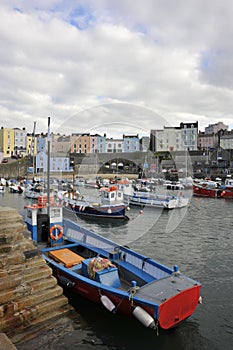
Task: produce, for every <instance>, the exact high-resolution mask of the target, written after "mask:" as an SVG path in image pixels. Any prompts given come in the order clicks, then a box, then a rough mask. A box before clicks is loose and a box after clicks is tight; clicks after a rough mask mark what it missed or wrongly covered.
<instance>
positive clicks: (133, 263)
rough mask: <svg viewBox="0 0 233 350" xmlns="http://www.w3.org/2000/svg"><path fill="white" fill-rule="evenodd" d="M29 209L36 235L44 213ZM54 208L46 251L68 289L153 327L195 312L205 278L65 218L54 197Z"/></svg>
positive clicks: (35, 236) (29, 221) (169, 324)
mask: <svg viewBox="0 0 233 350" xmlns="http://www.w3.org/2000/svg"><path fill="white" fill-rule="evenodd" d="M43 208H44V209H45V208H46V205H43V204H41V205H40V209H43ZM26 210H27V215H26V223H27V225H28V228H29V229H30V230H31V232H32V234H33V239H34V240H36V241H37V240H38V238H40V237H39V236H40V233H39V234H38V233H37V228H39V229H40V228H41V225H38V224H37V220H38V218H39V219H40V215H42V213H40V211H39V206H38V208H37V207H36V205H31V206H27V207H26ZM54 210H55V211H56V214H57V215H56V218H57V223H56V221H54V218H55V216H54V215H53V214H54ZM50 212H51V218H53V219H52V220H51V221H50V225H49V227H50V243H51V246H50V247H47V248H43V249H42V254H43V257H44V259H45V260H46V262H47V263H48V265H49V266H50V267H51V268H52V270H53V273H54V276H55V277H56V278H57V279H58V281H59V283H60V284H61V285H62V286H63V287H64V289H70V290H71V291H72V292H73V293H77V294H80V295H82V296H84V297H85V298H87V299H89V300H91V301H93V302H94V303H98V304H101V305H103V307H105V308H107V309H108V310H109V311H110V312H112V313H113V314H115V313H120V314H124V315H127V316H129V317H132V318H135V319H137V320H138V321H140V322H141V323H142V324H143V325H144V326H145V327H150V328H157V327H160V328H162V329H170V328H172V327H174V326H177V325H178V324H179V323H181V322H182V321H184V320H185V319H186V318H188V317H190V316H191V315H192V314H193V312H194V311H195V309H196V307H197V305H198V302H200V301H201V299H200V290H201V284H200V283H199V282H197V281H196V280H194V279H191V278H189V277H187V276H185V275H184V274H182V273H180V271H179V269H178V266H177V265H174V267H173V268H169V267H167V266H165V265H163V264H161V263H159V262H158V261H155V260H153V259H151V258H149V257H147V256H145V255H143V254H140V253H138V252H136V251H134V250H132V249H130V248H128V247H125V246H119V245H118V244H117V243H115V242H113V241H111V240H109V239H107V238H104V237H102V236H100V235H98V234H96V233H95V232H93V231H90V230H87V229H85V228H84V227H81V226H79V225H78V224H76V223H74V222H72V221H70V220H67V219H64V220H62V222H61V218H62V207H61V206H59V205H55V204H52V203H51V204H50ZM38 215H39V217H38Z"/></svg>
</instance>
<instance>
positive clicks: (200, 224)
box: [0, 192, 233, 350]
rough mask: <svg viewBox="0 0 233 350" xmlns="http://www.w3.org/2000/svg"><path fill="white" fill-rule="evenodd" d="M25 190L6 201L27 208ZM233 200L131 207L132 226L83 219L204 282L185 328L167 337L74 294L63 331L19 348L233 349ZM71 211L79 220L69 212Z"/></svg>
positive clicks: (46, 331) (58, 328) (59, 329)
mask: <svg viewBox="0 0 233 350" xmlns="http://www.w3.org/2000/svg"><path fill="white" fill-rule="evenodd" d="M24 204H25V199H24V196H23V195H18V194H12V193H8V192H6V193H5V194H4V195H1V196H0V205H4V206H10V207H16V208H17V209H18V210H19V212H20V213H22V212H23V210H22V208H23V206H24ZM232 209H233V200H224V199H211V198H203V199H202V198H200V199H195V198H192V200H191V204H190V207H189V208H188V209H186V208H185V209H182V210H173V211H168V212H163V213H161V211H160V210H149V209H147V210H144V212H143V213H142V214H140V212H139V209H138V208H136V209H131V211H129V213H128V215H129V216H130V218H131V220H129V221H128V222H124V223H118V224H116V223H110V222H103V221H99V222H93V221H86V220H83V219H82V220H81V219H78V221H79V223H82V224H83V226H85V227H88V228H91V229H92V230H94V231H97V232H99V233H101V234H103V235H105V236H106V237H109V238H111V239H113V240H114V241H116V242H119V244H127V245H128V246H130V247H131V248H133V249H135V250H137V251H140V252H143V253H144V254H145V255H147V256H148V257H151V258H155V259H156V260H158V261H160V262H161V263H163V264H165V265H168V266H173V265H174V264H178V265H179V268H180V270H181V272H182V273H185V274H187V275H188V276H190V277H192V278H194V279H197V280H198V281H200V282H201V283H202V297H203V304H202V305H198V308H197V310H196V311H195V313H194V314H193V315H192V317H190V318H189V319H188V320H186V321H185V322H183V323H182V324H181V325H180V326H179V327H177V328H175V329H173V330H170V331H166V332H164V331H160V333H159V336H157V335H156V333H155V332H154V331H152V330H149V329H145V328H144V327H143V326H141V325H140V324H139V323H138V322H137V321H134V320H129V319H125V318H124V317H122V316H120V315H112V314H110V313H109V312H108V311H107V310H105V309H103V307H101V306H96V305H94V304H92V303H90V302H88V301H86V300H83V299H80V298H77V297H75V298H74V296H73V295H69V297H70V300H71V302H72V303H73V305H74V306H75V308H76V310H77V312H74V313H73V315H72V317H68V318H67V317H63V318H61V320H60V323H58V325H56V328H55V329H52V330H51V329H44V331H41V333H40V335H39V336H38V337H37V339H34V340H30V341H28V342H25V343H24V344H21V345H18V349H19V350H29V349H30V350H33V349H37V350H42V349H43V350H48V349H56V350H61V349H62V350H65V349H69V350H73V349H79V350H82V349H83V350H88V349H99V350H110V349H111V350H113V349H114V350H115V349H119V350H123V349H124V350H128V349H134V350H135V349H142V350H144V349H162V350H163V349H166V350H167V349H174V350H178V349H179V350H182V349H213V350H214V349H224V350H228V349H232V344H233V321H232V315H233V302H232V300H233V298H232V291H233V273H232V268H233V254H232V243H233V238H232V228H233V219H232ZM66 215H69V216H71V218H73V219H74V220H76V218H75V217H74V216H73V214H72V215H70V214H69V213H67V212H66Z"/></svg>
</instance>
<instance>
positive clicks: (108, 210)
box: [66, 204, 128, 220]
mask: <svg viewBox="0 0 233 350" xmlns="http://www.w3.org/2000/svg"><path fill="white" fill-rule="evenodd" d="M66 208H68V209H70V210H72V211H74V212H75V214H76V215H77V216H87V217H97V218H105V219H106V218H109V219H126V220H128V217H127V216H126V214H125V205H118V206H111V205H110V206H98V205H97V206H96V207H91V206H88V205H87V206H86V205H85V204H80V205H72V204H68V205H67V206H66Z"/></svg>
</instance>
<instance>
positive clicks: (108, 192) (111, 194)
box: [100, 185, 123, 204]
mask: <svg viewBox="0 0 233 350" xmlns="http://www.w3.org/2000/svg"><path fill="white" fill-rule="evenodd" d="M100 193H101V200H102V203H105V204H113V203H116V202H118V203H119V202H123V192H122V191H121V190H118V188H117V186H115V185H111V186H109V187H102V188H101V189H100Z"/></svg>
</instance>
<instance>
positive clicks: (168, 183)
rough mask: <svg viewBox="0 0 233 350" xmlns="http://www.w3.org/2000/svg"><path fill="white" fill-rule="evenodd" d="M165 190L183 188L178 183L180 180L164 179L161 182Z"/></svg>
mask: <svg viewBox="0 0 233 350" xmlns="http://www.w3.org/2000/svg"><path fill="white" fill-rule="evenodd" d="M163 187H165V188H166V189H167V190H183V189H184V186H183V185H182V184H181V183H180V181H165V182H164V184H163Z"/></svg>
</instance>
